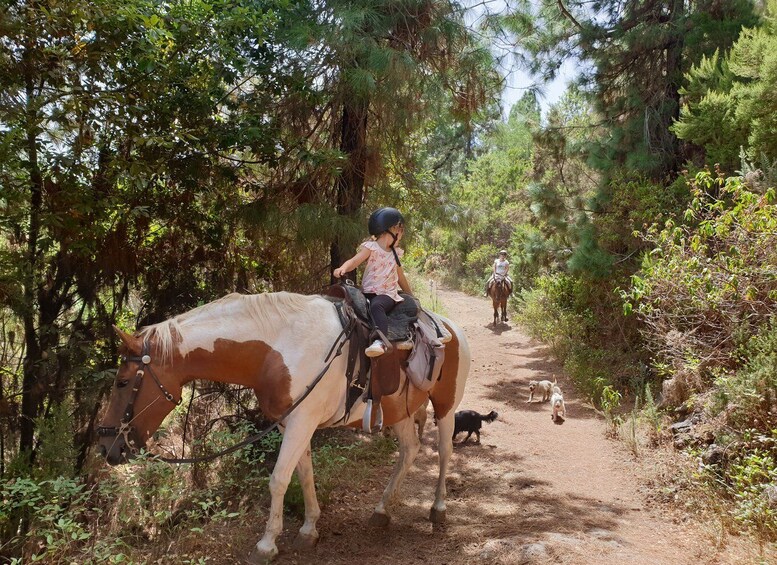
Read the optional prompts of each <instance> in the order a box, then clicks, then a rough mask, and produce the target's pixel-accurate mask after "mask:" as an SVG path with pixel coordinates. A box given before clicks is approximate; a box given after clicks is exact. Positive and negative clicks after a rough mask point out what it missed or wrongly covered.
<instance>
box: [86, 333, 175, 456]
mask: <svg viewBox="0 0 777 565" xmlns="http://www.w3.org/2000/svg"><path fill="white" fill-rule="evenodd" d="M150 349H151V348H150V346H149V344H148V341H146V340H144V341H143V348H142V350H141V353H140V355H139V356H129V357H124V358H123V361H124V362H130V363H137V364H138V370H137V371H136V372H135V382H134V383H133V384H132V395H131V396H130V399H129V402H127V407H126V408H125V409H124V415H123V416H122V417H121V421H120V422H119V427H116V426H99V427H98V428H97V435H98V436H100V437H117V436H123V437H124V444H125V445H126V446H127V447H128V448H129V449H130V451H132V453H133V454H134V453H136V452H137V449H136V448H135V447H134V445H133V443H134V442H132V440H131V439H130V434H131V433H132V432H133V431H135V428H134V427H133V426H131V425H130V424H131V423H132V420H133V419H134V418H135V400H137V398H138V393H139V392H140V385H141V384H143V377H144V376H145V374H146V371H148V373H149V374H150V375H151V378H153V379H154V382H155V383H156V386H157V387H158V388H159V390H160V391H161V392H162V396H164V398H165V400H167V401H168V402H171V403H173V404H175V405H176V406H178V405H179V404H180V403H181V399H180V398H179V399H178V400H176V399H175V397H174V396H173V395H172V394H171V393H170V391H169V390H167V389H166V388H165V385H163V384H162V381H160V380H159V377H157V376H156V373H154V369H153V368H152V367H151V355H149V352H150Z"/></svg>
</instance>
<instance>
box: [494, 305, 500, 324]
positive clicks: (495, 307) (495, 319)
mask: <svg viewBox="0 0 777 565" xmlns="http://www.w3.org/2000/svg"><path fill="white" fill-rule="evenodd" d="M498 323H499V305H497V304H494V326H496V325H497V324H498Z"/></svg>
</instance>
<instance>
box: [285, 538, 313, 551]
mask: <svg viewBox="0 0 777 565" xmlns="http://www.w3.org/2000/svg"><path fill="white" fill-rule="evenodd" d="M317 543H318V536H317V535H316V536H310V535H305V534H297V537H296V538H295V539H294V543H293V544H291V547H292V548H293V549H295V550H296V551H308V550H310V549H313V548H314V547H316V544H317Z"/></svg>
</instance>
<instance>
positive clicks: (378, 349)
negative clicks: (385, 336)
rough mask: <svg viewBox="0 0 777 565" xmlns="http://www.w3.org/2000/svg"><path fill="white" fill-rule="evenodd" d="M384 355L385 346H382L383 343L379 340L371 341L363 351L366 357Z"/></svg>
mask: <svg viewBox="0 0 777 565" xmlns="http://www.w3.org/2000/svg"><path fill="white" fill-rule="evenodd" d="M384 353H386V346H385V345H383V342H382V341H381V340H379V339H376V340H375V341H373V342H372V345H370V346H369V347H368V348H367V349H365V350H364V354H365V355H367V357H380V356H381V355H383V354H384Z"/></svg>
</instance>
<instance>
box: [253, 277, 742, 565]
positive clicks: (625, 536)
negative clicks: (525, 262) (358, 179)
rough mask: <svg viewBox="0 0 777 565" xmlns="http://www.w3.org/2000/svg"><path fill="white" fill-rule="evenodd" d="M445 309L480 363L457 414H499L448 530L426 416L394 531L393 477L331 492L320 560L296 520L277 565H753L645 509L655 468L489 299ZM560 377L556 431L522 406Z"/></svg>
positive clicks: (466, 460)
mask: <svg viewBox="0 0 777 565" xmlns="http://www.w3.org/2000/svg"><path fill="white" fill-rule="evenodd" d="M439 297H440V300H441V301H442V303H443V304H444V306H445V308H446V310H447V313H448V315H449V316H450V317H451V318H452V319H454V320H456V322H457V323H459V324H460V325H461V326H462V327H463V328H464V330H465V332H466V334H467V337H468V339H469V344H470V347H471V349H472V353H473V363H472V372H471V374H470V377H469V382H468V385H467V391H466V394H465V397H464V400H463V402H462V405H461V406H460V408H462V409H464V408H469V409H474V410H477V411H479V412H481V413H486V412H488V411H490V410H492V409H493V410H497V411H498V412H499V418H498V419H497V421H495V422H494V423H492V424H486V425H484V429H483V431H482V443H481V444H480V445H478V444H475V443H474V436H473V437H472V438H471V439H470V441H469V442H468V443H465V444H463V445H459V446H456V448H455V450H454V455H453V461H452V465H451V472H450V474H449V479H448V495H449V496H448V510H447V518H448V521H447V523H446V524H444V525H443V526H436V527H435V526H433V525H432V524H431V523H430V522H429V521H428V520H427V516H428V514H429V507H430V506H431V502H432V500H433V497H434V485H435V480H436V473H437V455H436V428H435V427H434V426H433V425H432V424H431V418H430V419H429V421H430V423H428V424H427V428H426V433H425V435H424V445H423V446H422V448H421V452H420V454H419V456H418V459H417V460H416V464H415V466H414V468H413V470H411V472H410V473H409V475H408V477H407V478H406V479H405V483H404V485H403V489H402V491H401V492H402V502H401V503H400V504H398V505H397V506H396V507H395V508H394V509H393V514H392V522H391V524H390V526H389V527H388V528H386V529H371V528H369V527H368V526H367V525H366V524H367V520H368V518H369V516H370V514H371V512H372V509H373V507H374V506H375V504H376V503H377V501H378V499H379V498H380V493H381V492H382V490H383V488H384V486H385V484H386V479H387V477H388V475H389V473H390V468H389V467H385V468H378V469H376V470H375V473H374V475H373V479H372V480H371V481H370V482H369V483H367V484H364V485H362V486H361V489H360V490H359V491H357V492H335V493H334V496H333V500H331V501H330V502H329V503H328V504H327V505H326V506H325V507H324V508H323V514H322V516H321V519H320V521H319V531H320V534H321V539H320V542H319V544H318V547H317V548H316V549H315V550H313V551H312V552H309V553H296V552H294V551H293V550H292V549H291V548H290V546H289V543H290V541H291V538H292V536H293V535H294V533H296V528H298V527H299V525H298V524H294V523H293V522H292V521H288V520H287V522H286V528H285V532H284V535H283V537H282V538H281V539H280V540H279V541H280V544H279V545H280V548H281V555H280V556H279V558H278V559H277V561H276V562H277V563H281V564H290V563H332V564H356V563H359V564H369V565H374V564H387V565H388V564H391V565H394V564H406V563H434V564H437V565H442V564H446V563H447V564H462V565H463V564H471V563H489V564H493V563H504V564H518V563H527V564H535V563H537V564H538V563H564V564H580V565H588V564H596V565H610V564H612V565H615V564H618V565H624V564H625V565H641V564H644V565H657V564H667V565H669V564H671V565H678V564H684V563H721V564H723V563H725V564H729V563H750V562H754V561H752V560H751V557H748V558H745V557H743V556H742V553H741V552H739V553H738V555H737V556H736V557H735V556H734V555H732V551H731V548H730V547H729V548H727V549H720V548H716V547H715V546H714V543H713V539H712V537H711V535H710V532H708V531H707V530H705V529H704V528H703V527H702V526H700V525H699V524H696V523H694V522H692V521H690V520H685V519H684V517H683V516H682V515H680V514H679V513H674V514H672V513H670V512H669V511H668V509H667V508H665V507H661V506H659V505H648V504H647V503H646V489H645V488H644V486H643V484H644V479H643V478H642V475H641V471H640V467H641V466H642V467H643V468H644V464H645V462H644V461H641V462H635V461H634V459H633V457H631V456H630V455H629V454H628V453H627V452H626V451H625V450H624V448H623V445H622V444H621V443H619V442H616V441H611V440H608V439H607V438H606V437H605V434H604V432H605V426H604V422H603V421H602V419H601V418H600V417H598V416H597V415H596V413H595V412H594V411H593V410H592V409H591V408H590V407H588V406H586V405H585V404H584V403H583V402H582V400H581V399H580V398H579V397H578V396H577V395H576V393H575V390H574V389H573V387H572V385H571V383H570V382H569V380H568V379H567V378H566V377H565V375H564V374H563V373H562V372H561V369H560V367H559V365H558V364H557V363H556V362H554V361H553V360H552V358H551V356H550V355H549V353H548V352H547V350H546V349H545V348H544V347H542V346H541V345H540V344H538V343H536V342H534V341H532V340H530V339H529V338H527V337H526V336H525V335H524V334H523V333H522V332H521V331H520V329H519V328H518V327H517V326H516V325H515V324H514V323H512V322H510V323H508V324H505V325H503V326H502V327H501V328H497V329H494V328H492V327H491V325H490V322H491V318H492V314H491V310H490V303H489V302H488V301H487V300H486V299H483V298H477V297H471V296H467V295H464V294H462V293H458V292H452V291H440V296H439ZM554 376H555V377H557V378H558V381H559V385H560V386H561V387H562V389H563V390H564V397H565V401H566V405H567V415H568V418H567V421H566V423H565V424H564V425H554V424H553V423H552V422H551V418H550V406H549V404H548V403H540V402H536V401H535V402H534V403H532V404H527V403H526V400H527V397H528V389H527V384H528V382H529V380H532V379H537V380H539V379H545V378H549V379H550V380H553V377H554ZM461 438H463V436H461V437H460V438H459V439H461ZM259 533H260V531H257V534H259Z"/></svg>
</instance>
